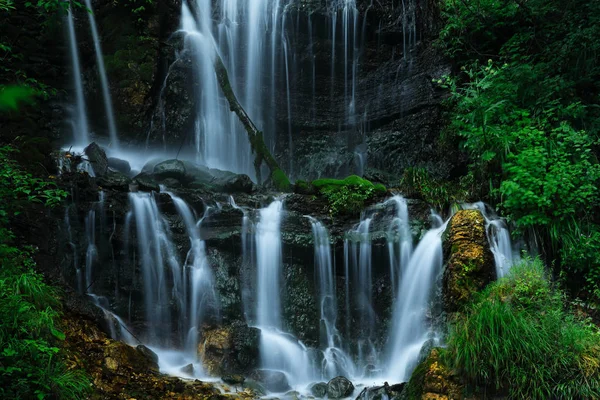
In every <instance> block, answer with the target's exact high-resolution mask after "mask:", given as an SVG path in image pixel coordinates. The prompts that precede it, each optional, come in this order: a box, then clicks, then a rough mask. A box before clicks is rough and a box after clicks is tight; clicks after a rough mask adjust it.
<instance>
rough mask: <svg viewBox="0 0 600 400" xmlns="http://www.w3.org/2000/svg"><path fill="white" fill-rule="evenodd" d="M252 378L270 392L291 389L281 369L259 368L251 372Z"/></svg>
mask: <svg viewBox="0 0 600 400" xmlns="http://www.w3.org/2000/svg"><path fill="white" fill-rule="evenodd" d="M252 378H253V379H256V380H257V381H258V382H260V383H261V384H262V385H263V386H264V387H265V389H267V390H268V391H270V392H277V393H280V392H286V391H288V390H290V389H291V387H290V384H289V383H288V380H287V377H286V376H285V374H284V373H283V372H281V371H273V370H268V369H259V370H256V371H254V372H253V373H252Z"/></svg>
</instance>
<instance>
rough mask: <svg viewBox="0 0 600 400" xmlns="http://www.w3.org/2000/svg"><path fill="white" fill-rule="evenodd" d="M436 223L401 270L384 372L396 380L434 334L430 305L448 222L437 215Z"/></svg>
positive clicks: (400, 379)
mask: <svg viewBox="0 0 600 400" xmlns="http://www.w3.org/2000/svg"><path fill="white" fill-rule="evenodd" d="M433 220H434V224H435V225H436V226H435V227H434V228H432V229H431V230H430V231H428V232H427V233H426V234H425V236H424V237H423V238H422V239H421V241H420V242H419V244H418V245H417V247H416V248H415V251H414V253H413V255H412V257H411V258H410V261H409V262H408V265H407V266H406V269H405V270H403V271H402V277H401V279H400V287H399V290H398V296H397V298H396V300H395V304H394V314H393V317H392V321H393V327H392V330H391V334H390V336H389V337H390V346H389V347H390V349H389V353H388V354H389V359H388V365H387V368H386V370H385V372H384V373H385V375H386V376H387V377H388V379H389V380H391V381H393V382H406V381H407V380H408V379H409V378H410V374H411V373H412V370H413V369H414V368H415V367H416V363H417V362H418V358H419V353H420V351H421V348H422V347H423V345H424V344H425V342H427V340H429V339H430V338H431V329H430V326H429V325H430V324H429V323H428V321H427V319H426V314H427V308H428V306H429V302H430V300H431V298H432V292H433V290H434V288H435V285H434V282H435V281H436V278H437V277H438V275H439V274H440V273H441V270H442V263H443V254H442V253H443V252H442V233H443V232H444V230H445V229H446V224H445V223H443V224H441V225H438V224H439V223H440V222H441V218H440V217H439V216H437V215H434V216H433Z"/></svg>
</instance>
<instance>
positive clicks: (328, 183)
mask: <svg viewBox="0 0 600 400" xmlns="http://www.w3.org/2000/svg"><path fill="white" fill-rule="evenodd" d="M312 186H313V187H314V188H315V189H316V191H317V192H318V193H319V194H321V195H322V196H324V197H325V198H326V199H327V201H328V202H329V212H330V213H331V214H332V215H338V214H357V213H359V212H360V211H361V210H362V209H363V208H364V206H365V203H366V202H367V201H368V200H371V199H373V198H374V197H375V196H377V195H383V194H385V193H386V192H387V189H386V188H385V186H383V185H382V184H379V183H378V184H373V182H371V181H369V180H366V179H363V178H361V177H360V176H357V175H351V176H349V177H347V178H346V179H317V180H315V181H313V182H312Z"/></svg>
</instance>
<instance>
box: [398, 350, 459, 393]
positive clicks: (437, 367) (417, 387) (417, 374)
mask: <svg viewBox="0 0 600 400" xmlns="http://www.w3.org/2000/svg"><path fill="white" fill-rule="evenodd" d="M463 389H464V388H463V387H462V386H461V384H460V383H459V381H458V379H457V377H456V376H454V375H453V374H452V371H451V370H450V369H449V368H448V367H446V366H445V365H444V364H443V363H442V361H441V358H440V352H439V349H437V348H434V349H433V350H431V353H429V356H428V357H427V358H426V359H425V361H423V362H422V363H421V364H419V365H418V366H417V368H415V370H414V372H413V374H412V376H411V377H410V380H409V381H408V383H407V384H406V386H405V388H404V392H403V393H402V396H403V398H408V399H462V398H464V396H463V391H464V390H463Z"/></svg>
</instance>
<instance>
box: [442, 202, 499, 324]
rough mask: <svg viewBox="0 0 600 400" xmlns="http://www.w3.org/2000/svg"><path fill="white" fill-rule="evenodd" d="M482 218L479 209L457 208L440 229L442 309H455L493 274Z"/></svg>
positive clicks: (494, 269)
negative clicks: (441, 241) (442, 228)
mask: <svg viewBox="0 0 600 400" xmlns="http://www.w3.org/2000/svg"><path fill="white" fill-rule="evenodd" d="M485 229H486V228H485V220H484V218H483V215H482V214H481V212H480V211H479V210H460V211H458V212H457V213H456V214H454V216H453V217H452V219H451V220H450V222H449V223H448V227H447V228H446V232H444V260H445V268H444V278H443V299H444V309H445V310H446V311H449V312H455V311H459V310H460V309H461V308H462V307H463V306H464V305H465V304H467V303H468V302H469V300H470V299H471V298H472V296H473V294H474V293H476V292H478V291H481V290H482V289H483V288H484V287H485V286H486V285H487V284H488V283H489V282H491V281H493V280H494V279H495V278H496V268H495V266H494V256H493V255H492V252H491V251H490V246H489V243H488V239H487V235H486V231H485Z"/></svg>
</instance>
